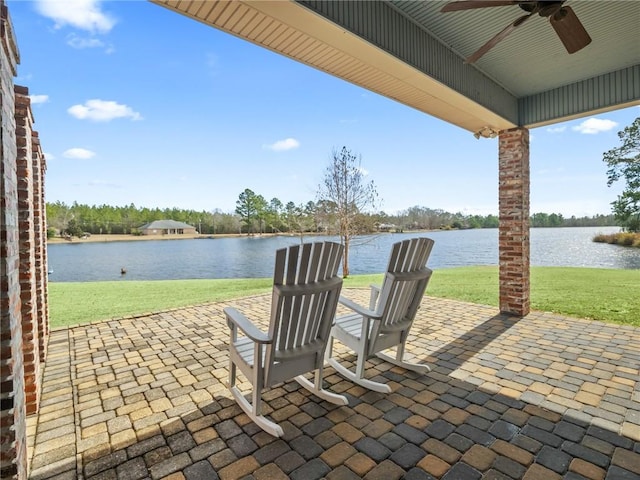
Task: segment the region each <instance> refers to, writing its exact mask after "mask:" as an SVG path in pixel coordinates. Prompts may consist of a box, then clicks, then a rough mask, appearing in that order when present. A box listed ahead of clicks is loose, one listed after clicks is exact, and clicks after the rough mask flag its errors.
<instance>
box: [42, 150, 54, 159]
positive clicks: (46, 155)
mask: <svg viewBox="0 0 640 480" xmlns="http://www.w3.org/2000/svg"><path fill="white" fill-rule="evenodd" d="M42 154H43V155H44V158H45V160H55V159H56V156H55V155H54V154H53V153H49V152H42Z"/></svg>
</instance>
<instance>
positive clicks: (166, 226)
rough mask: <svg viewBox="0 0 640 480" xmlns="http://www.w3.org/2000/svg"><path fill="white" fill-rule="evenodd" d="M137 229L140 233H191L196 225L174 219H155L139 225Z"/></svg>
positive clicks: (194, 231)
mask: <svg viewBox="0 0 640 480" xmlns="http://www.w3.org/2000/svg"><path fill="white" fill-rule="evenodd" d="M138 230H140V233H141V234H142V235H193V234H195V233H197V232H196V227H193V226H191V225H189V224H187V223H183V222H176V221H175V220H156V221H155V222H151V223H147V224H146V225H143V226H141V227H140V228H139V229H138Z"/></svg>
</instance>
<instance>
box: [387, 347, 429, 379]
mask: <svg viewBox="0 0 640 480" xmlns="http://www.w3.org/2000/svg"><path fill="white" fill-rule="evenodd" d="M396 348H397V351H396V356H395V358H394V357H392V356H390V355H386V354H384V353H382V352H378V353H376V357H378V358H380V359H382V360H384V361H385V362H389V363H391V364H393V365H397V366H398V367H402V368H405V369H407V370H411V371H412V372H416V373H421V374H425V373H429V372H430V371H431V367H429V366H428V365H423V364H420V363H412V362H407V361H406V360H404V358H403V357H404V343H401V344H400V345H398V346H397V347H396Z"/></svg>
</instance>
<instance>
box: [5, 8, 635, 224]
mask: <svg viewBox="0 0 640 480" xmlns="http://www.w3.org/2000/svg"><path fill="white" fill-rule="evenodd" d="M7 4H8V6H9V14H10V16H11V18H12V21H13V25H14V29H15V34H16V37H17V41H18V48H19V50H20V56H21V62H20V65H19V66H18V76H17V78H16V79H15V82H16V84H18V85H23V86H26V87H28V88H29V93H30V95H31V97H32V109H33V114H34V118H35V126H34V127H35V129H36V130H37V131H38V132H39V135H40V139H41V144H42V147H43V150H44V152H45V155H46V158H47V166H48V169H47V176H46V198H47V201H48V202H55V201H62V202H65V203H67V204H71V203H72V202H73V201H77V202H79V203H85V204H89V205H101V204H109V205H118V206H120V205H128V204H130V203H134V204H135V205H136V206H138V207H150V208H154V207H160V208H166V207H169V208H171V207H178V208H185V209H195V210H207V211H212V210H214V209H220V210H222V211H223V212H232V211H233V210H234V209H235V202H236V200H237V199H238V195H239V194H240V193H241V192H242V191H243V190H244V189H245V188H250V189H252V190H253V191H254V192H255V193H257V194H260V195H262V196H264V197H265V198H266V199H267V200H270V199H271V198H273V197H277V198H279V199H280V200H281V201H282V202H284V203H287V202H289V201H293V202H294V203H296V204H299V203H306V202H307V201H309V200H315V198H316V192H317V188H318V185H319V184H320V182H321V181H322V178H323V174H324V171H325V169H326V167H327V166H328V165H329V162H330V156H331V152H332V151H333V150H334V149H339V148H341V147H342V146H347V148H349V149H350V150H352V151H353V152H354V153H356V154H359V155H360V156H361V158H362V167H363V168H364V170H365V171H366V173H367V179H370V180H373V182H374V183H375V185H376V187H377V190H378V193H379V196H380V198H381V205H380V207H379V210H383V211H385V212H387V213H395V212H397V211H400V210H403V209H406V208H408V207H411V206H414V205H419V206H424V207H429V208H434V209H435V208H442V209H444V210H447V211H450V212H458V211H460V212H463V213H466V214H475V213H478V214H482V215H486V214H489V213H493V214H497V211H498V182H497V176H498V168H497V162H498V141H497V139H480V140H476V139H475V138H474V137H473V135H472V134H471V133H469V132H467V131H465V130H462V129H460V128H458V127H455V126H453V125H450V124H448V123H445V122H443V121H441V120H438V119H436V118H433V117H430V116H428V115H425V114H423V113H420V112H418V111H416V110H413V109H411V108H409V107H406V106H404V105H401V104H399V103H396V102H394V101H392V100H389V99H387V98H385V97H382V96H380V95H377V94H375V93H372V92H368V91H366V90H364V89H362V88H360V87H357V86H354V85H352V84H349V83H347V82H345V81H343V80H340V79H337V78H334V77H331V76H329V75H327V74H325V73H322V72H319V71H317V70H315V69H312V68H310V67H307V66H305V65H302V64H299V63H296V62H294V61H292V60H290V59H288V58H285V57H283V56H280V55H278V54H275V53H272V52H270V51H268V50H265V49H263V48H260V47H258V46H255V45H253V44H250V43H248V42H246V41H243V40H240V39H237V38H235V37H233V36H231V35H228V34H226V33H224V32H221V31H218V30H216V29H213V28H211V27H207V26H205V25H202V24H200V23H198V22H196V21H193V20H190V19H188V18H187V17H184V16H182V15H179V14H176V13H173V12H171V11H169V10H166V9H165V8H163V7H160V6H158V5H155V4H152V3H149V2H144V1H115V2H98V1H91V0H73V1H35V0H34V1H16V0H8V2H7ZM639 115H640V108H638V107H631V108H627V109H623V110H618V111H615V112H609V113H605V114H601V115H598V116H596V117H585V118H581V119H578V120H574V121H571V122H566V123H562V124H556V125H554V126H551V127H541V128H537V129H532V130H531V132H530V134H531V212H532V213H535V212H547V213H562V214H563V215H565V216H572V215H576V216H583V215H594V214H599V213H603V214H607V213H610V211H611V207H610V203H611V202H612V201H613V200H615V199H616V196H617V195H618V194H619V193H620V191H621V189H622V185H620V186H614V187H611V188H609V187H607V185H606V166H605V164H604V163H603V161H602V155H603V153H604V152H606V151H608V150H610V149H611V148H614V147H617V146H619V145H620V142H619V139H618V136H617V132H618V131H620V130H622V129H623V128H624V127H626V126H628V125H630V124H631V123H632V122H633V120H634V119H635V118H636V117H638V116H639Z"/></svg>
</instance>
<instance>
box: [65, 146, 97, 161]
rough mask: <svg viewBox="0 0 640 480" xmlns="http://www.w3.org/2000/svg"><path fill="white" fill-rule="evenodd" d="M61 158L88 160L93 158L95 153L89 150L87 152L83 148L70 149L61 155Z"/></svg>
mask: <svg viewBox="0 0 640 480" xmlns="http://www.w3.org/2000/svg"><path fill="white" fill-rule="evenodd" d="M62 156H63V157H65V158H75V159H79V160H88V159H90V158H93V157H95V156H96V153H95V152H92V151H91V150H87V149H85V148H70V149H69V150H66V151H65V152H64V153H63V154H62Z"/></svg>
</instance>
